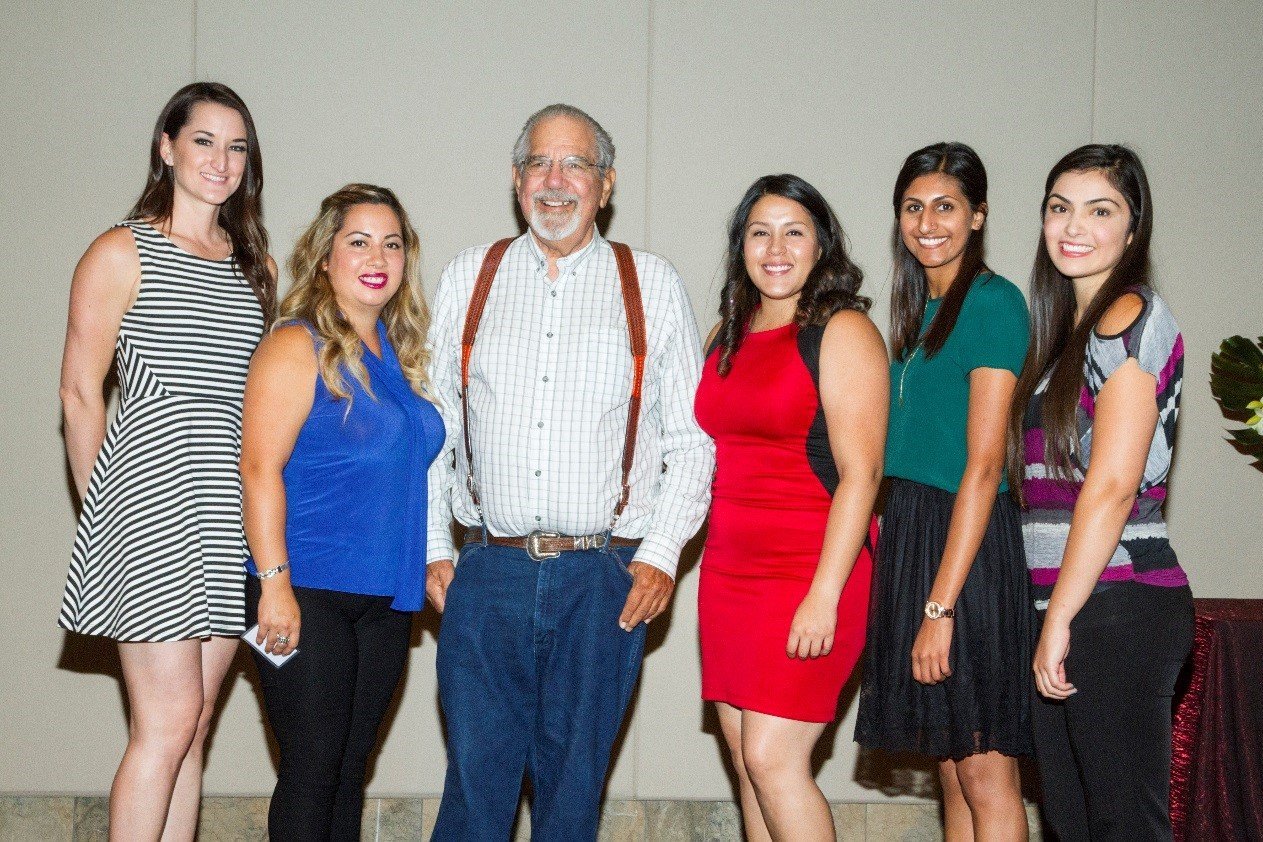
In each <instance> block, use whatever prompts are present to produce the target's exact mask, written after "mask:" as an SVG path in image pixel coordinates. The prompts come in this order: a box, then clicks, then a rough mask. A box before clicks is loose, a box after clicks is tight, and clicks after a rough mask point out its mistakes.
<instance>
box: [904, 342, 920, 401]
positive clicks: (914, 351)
mask: <svg viewBox="0 0 1263 842" xmlns="http://www.w3.org/2000/svg"><path fill="white" fill-rule="evenodd" d="M920 350H921V343H920V342H918V343H917V346H916V347H915V348H913V349H912V353H911V354H908V358H907V359H906V360H904V361H903V371H901V372H900V373H899V405H900V406H903V381H904V378H906V377H907V376H908V366H910V365H912V360H913V358H915V357H916V355H917V351H920Z"/></svg>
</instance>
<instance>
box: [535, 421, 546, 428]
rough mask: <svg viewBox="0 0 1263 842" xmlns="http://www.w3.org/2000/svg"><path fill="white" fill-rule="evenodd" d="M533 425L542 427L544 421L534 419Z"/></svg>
mask: <svg viewBox="0 0 1263 842" xmlns="http://www.w3.org/2000/svg"><path fill="white" fill-rule="evenodd" d="M535 426H536V427H543V426H544V422H543V421H536V422H535Z"/></svg>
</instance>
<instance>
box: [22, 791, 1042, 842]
mask: <svg viewBox="0 0 1263 842" xmlns="http://www.w3.org/2000/svg"><path fill="white" fill-rule="evenodd" d="M438 805H439V802H438V799H437V798H372V799H369V800H368V801H367V802H366V803H365V805H364V824H363V833H362V836H361V839H363V840H366V842H401V840H425V839H429V837H430V831H431V830H432V829H433V827H434V817H435V815H436V813H437V812H438ZM1027 813H1028V815H1029V817H1030V819H1031V839H1032V840H1038V839H1039V838H1040V836H1039V822H1038V819H1037V818H1036V814H1035V809H1034V807H1033V806H1031V805H1028V806H1027ZM108 821H109V816H108V812H107V810H106V801H105V799H104V798H100V797H87V796H73V795H0V842H98V841H99V842H106V838H107V826H108ZM201 824H202V828H201V832H200V834H199V838H200V840H201V842H251V840H266V839H267V799H266V798H244V797H240V798H235V797H234V798H227V797H217V796H210V797H207V798H206V799H205V800H204V801H203V804H202V822H201ZM833 824H834V827H835V828H836V829H837V834H838V839H839V840H843V842H848V840H855V842H867V840H874V841H875V840H883V841H884V840H903V841H904V842H931V840H941V839H942V838H943V832H942V830H941V828H940V826H939V816H938V808H937V807H936V806H934V805H932V804H889V803H886V804H840V803H839V804H834V805H833ZM517 838H518V839H523V840H525V839H529V838H530V815H529V814H528V813H527V812H526V811H523V813H522V816H521V818H520V820H519V822H518V829H517ZM600 838H601V839H602V840H606V842H711V840H714V842H728V840H732V842H739V840H740V839H741V817H740V815H739V814H738V812H737V808H736V805H735V804H733V803H732V802H730V801H609V802H607V803H606V805H605V813H604V817H603V818H602V821H601V835H600Z"/></svg>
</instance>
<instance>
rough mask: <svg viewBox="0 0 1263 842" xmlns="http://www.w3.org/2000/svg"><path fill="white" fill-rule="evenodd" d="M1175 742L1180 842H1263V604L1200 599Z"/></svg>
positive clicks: (1174, 799) (1174, 795) (1174, 796)
mask: <svg viewBox="0 0 1263 842" xmlns="http://www.w3.org/2000/svg"><path fill="white" fill-rule="evenodd" d="M1193 602H1194V606H1195V615H1196V620H1195V628H1194V634H1193V656H1192V662H1193V663H1192V669H1191V672H1190V675H1189V678H1188V688H1187V690H1186V691H1185V692H1184V693H1183V695H1182V696H1181V695H1180V691H1179V689H1178V688H1177V691H1176V698H1177V702H1176V706H1175V715H1174V720H1173V723H1172V725H1173V727H1172V739H1171V747H1172V753H1171V824H1172V827H1173V829H1174V831H1175V839H1176V842H1181V841H1182V840H1188V842H1194V840H1196V842H1201V840H1263V599H1197V600H1194V601H1193Z"/></svg>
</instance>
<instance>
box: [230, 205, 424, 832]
mask: <svg viewBox="0 0 1263 842" xmlns="http://www.w3.org/2000/svg"><path fill="white" fill-rule="evenodd" d="M418 262H419V247H418V242H417V235H416V232H415V231H414V230H413V229H412V226H411V225H410V224H409V222H408V217H407V215H406V214H405V213H404V210H403V208H402V207H401V206H400V204H399V200H398V199H397V198H396V197H395V195H394V194H393V193H392V192H391V191H389V190H386V189H384V188H380V187H372V186H369V185H362V184H351V185H348V186H346V187H344V188H342V189H341V190H339V191H338V192H337V193H334V194H333V195H332V196H330V197H329V198H327V199H325V200H324V202H323V203H322V204H321V208H320V213H319V215H318V216H317V217H316V219H315V221H314V222H312V224H311V225H310V227H308V229H307V231H306V232H305V233H304V234H303V236H302V237H301V238H300V239H299V241H298V243H297V245H296V246H295V248H294V255H293V257H292V258H291V259H290V271H291V274H292V275H293V276H294V285H293V287H292V288H291V289H290V291H289V294H288V295H286V297H285V300H284V301H283V302H282V304H281V318H280V320H279V321H278V325H279V327H278V328H277V329H276V330H274V331H273V332H272V333H271V335H269V336H268V337H267V338H266V339H264V340H263V342H262V343H261V344H260V345H259V350H258V352H257V353H256V354H255V356H254V359H253V360H252V362H251V364H250V374H249V377H248V378H247V381H246V397H245V419H244V424H243V438H242V457H241V474H242V480H243V486H244V515H245V527H246V538H247V540H248V542H249V545H250V557H249V559H248V562H247V567H248V570H249V572H250V574H251V576H250V578H249V579H248V581H247V584H246V613H247V622H248V623H249V622H254V621H256V620H257V622H258V629H257V631H254V632H253V634H252V637H253V641H252V642H254V643H256V644H258V645H259V647H260V648H261V649H263V650H264V651H265V652H266V653H271V654H273V655H292V657H290V658H288V659H286V660H285V661H284V662H283V663H282V664H280V665H277V664H275V663H273V660H272V659H269V658H268V657H267V656H266V654H264V652H260V651H257V650H256V651H255V661H256V663H257V665H258V669H259V679H260V683H261V684H262V686H263V697H264V703H265V705H266V708H267V718H268V723H269V725H270V726H271V728H272V732H273V734H274V735H275V736H276V740H277V743H278V744H279V746H280V769H279V773H278V779H277V784H276V789H275V791H274V793H273V795H272V803H271V807H270V810H269V814H268V832H269V835H270V838H271V839H273V840H286V839H293V840H309V839H310V840H315V839H320V840H325V839H359V837H360V813H361V809H362V806H363V799H364V775H365V767H366V765H367V762H368V756H369V754H370V753H371V752H372V750H373V748H374V746H375V745H376V742H377V732H378V729H379V727H380V725H381V721H382V718H383V717H384V716H385V713H386V709H387V707H389V705H390V701H391V699H392V697H393V696H394V693H395V690H396V687H397V686H398V683H399V678H400V676H401V674H402V672H403V667H404V662H405V660H406V658H407V653H408V643H409V637H410V631H411V620H412V612H415V611H418V610H420V609H421V607H422V604H423V602H424V599H425V522H426V520H425V506H426V497H427V488H428V483H427V469H428V468H429V466H430V465H431V463H432V462H433V461H434V457H435V456H436V455H437V453H438V451H439V448H440V447H441V445H442V443H443V437H444V430H443V422H442V421H441V419H440V417H439V414H438V411H437V410H436V409H435V407H434V405H433V404H432V403H430V401H428V400H427V399H426V398H425V395H426V392H427V385H428V383H427V380H426V376H425V370H426V352H425V332H426V327H427V323H428V321H429V316H428V312H427V310H426V306H425V302H424V300H423V299H422V297H421V288H420V284H419V281H418V277H417V272H418ZM248 634H250V633H248Z"/></svg>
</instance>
